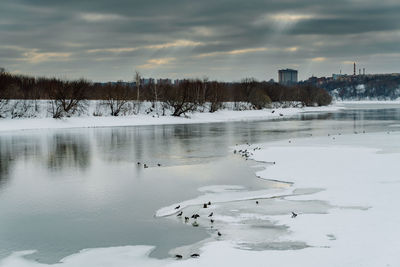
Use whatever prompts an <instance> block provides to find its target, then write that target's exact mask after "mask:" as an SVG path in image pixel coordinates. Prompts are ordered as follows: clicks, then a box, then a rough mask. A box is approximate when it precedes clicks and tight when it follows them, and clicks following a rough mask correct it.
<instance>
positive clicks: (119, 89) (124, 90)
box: [103, 83, 132, 116]
mask: <svg viewBox="0 0 400 267" xmlns="http://www.w3.org/2000/svg"><path fill="white" fill-rule="evenodd" d="M107 88H108V96H107V99H106V100H104V101H103V105H105V106H107V107H108V108H109V109H110V115H111V116H119V115H120V114H123V115H126V114H127V113H128V112H129V111H130V110H131V109H132V105H131V103H130V102H129V88H128V87H126V86H123V84H122V83H117V84H116V85H113V84H111V83H109V84H108V86H107Z"/></svg>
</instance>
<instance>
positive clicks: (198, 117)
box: [0, 106, 343, 132]
mask: <svg viewBox="0 0 400 267" xmlns="http://www.w3.org/2000/svg"><path fill="white" fill-rule="evenodd" d="M341 108H343V107H338V106H326V107H305V108H279V109H273V110H274V113H272V109H264V110H243V111H234V110H228V109H225V110H219V111H217V112H214V113H208V112H204V113H202V112H196V113H192V114H188V118H184V117H173V116H154V115H152V114H149V115H145V114H140V115H129V116H120V117H113V116H103V117H99V116H80V117H71V118H64V119H53V118H46V117H42V118H27V119H0V131H2V132H4V131H16V130H34V129H66V128H93V127H117V126H139V125H165V124H189V123H211V122H228V121H250V120H271V119H278V118H285V117H288V116H294V115H297V114H299V113H302V112H323V111H336V110H339V109H341Z"/></svg>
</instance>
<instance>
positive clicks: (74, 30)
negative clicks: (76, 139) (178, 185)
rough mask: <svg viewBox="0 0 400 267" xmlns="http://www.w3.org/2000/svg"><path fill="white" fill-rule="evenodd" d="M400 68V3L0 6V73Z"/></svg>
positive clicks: (215, 73) (154, 0)
mask: <svg viewBox="0 0 400 267" xmlns="http://www.w3.org/2000/svg"><path fill="white" fill-rule="evenodd" d="M354 61H355V62H357V64H358V65H357V69H358V68H361V69H362V68H366V71H367V73H387V72H400V1H399V0H379V1H378V0H329V1H325V0H249V1H246V0H196V1H189V0H96V1H92V0H68V1H66V0H64V1H61V0H60V1H59V0H1V1H0V67H5V68H6V69H7V70H8V71H11V72H14V73H22V74H30V75H35V76H49V77H53V76H56V77H59V78H68V79H71V78H79V77H85V78H87V79H90V80H93V81H112V80H132V77H133V72H134V70H135V69H136V70H139V71H140V72H141V73H142V74H143V75H144V76H146V77H155V78H166V77H169V78H173V79H175V78H189V77H191V78H196V77H199V78H203V77H205V76H207V77H209V78H210V79H217V80H221V81H237V80H240V79H241V78H244V77H255V78H257V79H259V80H269V79H271V78H273V79H275V80H276V79H277V70H278V69H280V68H295V69H298V70H299V78H300V79H305V78H308V77H309V76H311V75H313V74H314V75H316V76H326V75H328V76H330V75H332V73H339V71H340V70H342V72H343V73H349V74H350V73H352V71H353V66H352V63H353V62H354Z"/></svg>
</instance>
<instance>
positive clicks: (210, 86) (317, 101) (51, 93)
mask: <svg viewBox="0 0 400 267" xmlns="http://www.w3.org/2000/svg"><path fill="white" fill-rule="evenodd" d="M142 81H143V80H142V79H141V77H140V74H139V73H136V75H135V82H134V83H125V82H122V81H119V82H114V83H94V82H90V81H87V80H84V79H79V80H62V79H57V78H43V77H39V78H35V77H30V76H24V75H15V74H10V73H7V72H1V73H0V116H1V110H2V109H3V111H4V109H6V108H7V106H9V104H8V103H9V101H10V100H11V99H18V100H19V102H20V104H19V108H18V110H24V109H25V110H26V109H27V108H28V107H24V105H28V104H27V103H30V105H35V103H36V101H37V100H47V101H48V103H49V104H48V112H49V113H50V114H51V115H52V117H54V118H61V117H64V116H71V115H74V114H77V113H84V112H85V110H86V109H87V105H88V100H99V101H100V105H103V106H104V107H106V109H107V110H108V113H109V115H113V116H118V115H122V114H126V113H133V114H137V113H139V112H140V107H141V105H142V103H143V102H144V101H148V102H151V103H152V107H155V106H156V105H159V107H157V109H158V110H161V112H162V114H160V115H165V112H166V111H169V112H170V114H171V115H173V116H181V115H184V114H187V113H190V112H193V111H196V110H199V109H200V110H202V111H207V112H215V111H217V110H218V109H220V108H222V107H223V106H224V103H226V102H233V103H234V109H236V110H241V109H248V108H249V107H250V108H251V109H262V108H266V107H268V106H269V105H270V104H271V103H272V102H277V103H288V102H292V103H297V104H298V105H302V106H322V105H328V104H330V102H331V97H330V95H329V94H328V93H327V91H325V90H324V89H321V88H317V87H315V86H312V85H297V86H284V85H280V84H277V83H270V82H259V81H257V80H255V79H252V78H246V79H243V80H241V81H240V82H235V83H224V82H218V81H209V80H208V79H202V80H200V79H186V80H180V81H179V82H178V83H177V84H169V83H160V84H156V83H147V84H144V83H143V82H142ZM27 100H30V101H27ZM19 102H18V101H17V102H15V101H14V102H13V103H14V105H16V104H15V103H19ZM243 103H248V104H249V105H250V106H249V105H247V106H246V105H243ZM8 108H10V107H8ZM11 108H12V107H11ZM29 108H32V107H29ZM34 108H36V107H34ZM21 112H22V113H23V111H20V113H21ZM94 115H96V114H94ZM16 117H18V115H17V116H16Z"/></svg>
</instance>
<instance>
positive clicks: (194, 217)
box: [192, 214, 200, 219]
mask: <svg viewBox="0 0 400 267" xmlns="http://www.w3.org/2000/svg"><path fill="white" fill-rule="evenodd" d="M199 217H200V215H199V214H193V215H192V218H193V219H197V218H199Z"/></svg>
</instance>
